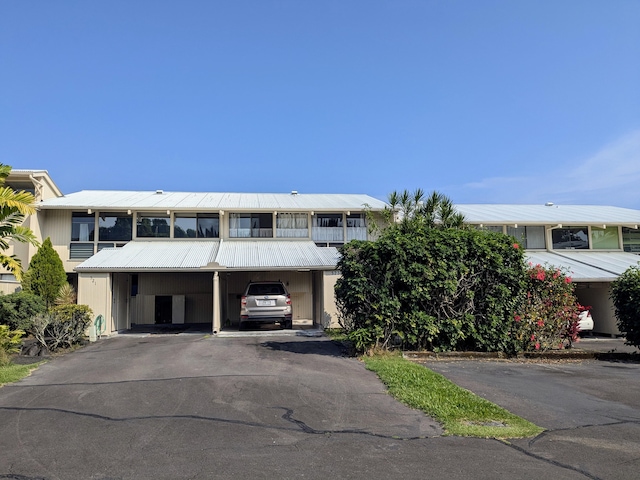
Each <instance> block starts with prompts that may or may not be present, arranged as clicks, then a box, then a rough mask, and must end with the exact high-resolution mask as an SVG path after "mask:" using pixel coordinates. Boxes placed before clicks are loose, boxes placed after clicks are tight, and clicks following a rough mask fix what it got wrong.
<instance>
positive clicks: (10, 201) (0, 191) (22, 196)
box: [0, 187, 36, 215]
mask: <svg viewBox="0 0 640 480" xmlns="http://www.w3.org/2000/svg"><path fill="white" fill-rule="evenodd" d="M34 202H35V198H34V197H33V195H32V194H30V193H29V192H25V191H20V192H14V191H13V190H12V189H11V188H9V187H1V188H0V207H2V208H3V209H4V208H6V207H8V208H12V209H16V210H17V211H18V212H20V213H22V214H24V215H31V214H33V213H35V212H36V207H35V205H34Z"/></svg>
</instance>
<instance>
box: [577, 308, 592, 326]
mask: <svg viewBox="0 0 640 480" xmlns="http://www.w3.org/2000/svg"><path fill="white" fill-rule="evenodd" d="M578 328H579V329H580V331H581V332H590V331H591V330H593V318H592V317H591V310H589V308H585V309H584V310H582V311H581V312H580V314H579V315H578Z"/></svg>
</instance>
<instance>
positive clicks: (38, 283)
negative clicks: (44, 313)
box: [22, 237, 67, 307]
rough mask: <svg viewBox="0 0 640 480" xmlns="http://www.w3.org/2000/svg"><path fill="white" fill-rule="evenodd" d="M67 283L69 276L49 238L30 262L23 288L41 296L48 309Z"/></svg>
mask: <svg viewBox="0 0 640 480" xmlns="http://www.w3.org/2000/svg"><path fill="white" fill-rule="evenodd" d="M66 283H67V274H66V272H65V271H64V265H63V264H62V260H61V259H60V255H58V252H56V251H55V250H54V249H53V245H52V244H51V239H50V238H48V237H47V239H46V240H45V241H44V242H43V243H42V246H41V247H40V248H39V249H38V251H37V252H36V254H35V255H34V256H33V258H32V259H31V262H29V269H28V270H27V271H26V272H25V274H24V279H23V281H22V288H24V290H25V291H27V292H30V293H34V294H36V295H40V296H41V297H42V298H43V299H44V301H45V303H46V305H47V307H50V306H52V305H53V304H54V302H55V300H56V297H57V296H58V294H59V293H60V289H61V288H62V286H63V285H65V284H66Z"/></svg>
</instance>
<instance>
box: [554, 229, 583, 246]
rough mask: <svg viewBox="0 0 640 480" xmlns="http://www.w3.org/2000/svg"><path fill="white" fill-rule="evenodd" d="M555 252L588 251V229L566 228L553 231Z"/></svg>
mask: <svg viewBox="0 0 640 480" xmlns="http://www.w3.org/2000/svg"><path fill="white" fill-rule="evenodd" d="M551 239H552V242H553V249H554V250H565V249H576V250H578V249H580V250H584V249H588V248H589V229H588V228H587V227H569V228H567V227H565V228H556V229H554V230H551Z"/></svg>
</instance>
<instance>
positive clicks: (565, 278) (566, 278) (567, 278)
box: [564, 277, 573, 283]
mask: <svg viewBox="0 0 640 480" xmlns="http://www.w3.org/2000/svg"><path fill="white" fill-rule="evenodd" d="M572 281H573V279H572V278H571V277H564V283H571V282H572Z"/></svg>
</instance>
